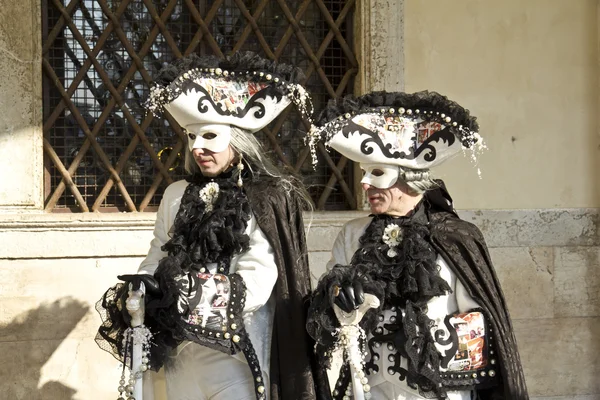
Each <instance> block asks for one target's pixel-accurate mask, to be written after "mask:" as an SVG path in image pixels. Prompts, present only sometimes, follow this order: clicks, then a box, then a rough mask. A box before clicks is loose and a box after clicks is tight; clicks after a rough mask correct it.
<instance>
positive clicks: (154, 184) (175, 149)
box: [140, 141, 187, 211]
mask: <svg viewBox="0 0 600 400" xmlns="http://www.w3.org/2000/svg"><path fill="white" fill-rule="evenodd" d="M183 146H184V143H183V142H182V141H178V142H177V143H175V147H173V152H172V153H171V154H170V155H169V157H168V158H167V162H166V163H165V165H171V164H172V163H173V162H174V161H175V159H176V158H177V153H179V152H181V151H182V147H183ZM186 150H187V149H186ZM186 150H183V151H186ZM158 176H159V177H162V175H158ZM161 182H162V178H161V179H154V182H152V186H150V189H148V192H147V193H146V196H144V199H143V200H142V202H141V204H140V211H144V210H145V209H146V207H147V206H148V203H150V200H151V199H152V196H154V193H156V190H157V189H158V187H159V186H160V184H161Z"/></svg>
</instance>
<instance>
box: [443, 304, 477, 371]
mask: <svg viewBox="0 0 600 400" xmlns="http://www.w3.org/2000/svg"><path fill="white" fill-rule="evenodd" d="M450 324H451V325H452V326H453V327H454V329H455V330H456V334H457V335H458V349H457V351H456V354H455V355H454V357H452V359H451V360H450V362H449V363H448V370H451V371H472V370H476V369H479V368H483V367H485V366H486V365H487V360H486V358H485V352H484V349H485V321H484V318H483V314H482V313H480V312H471V313H465V314H458V315H455V316H453V317H452V318H450Z"/></svg>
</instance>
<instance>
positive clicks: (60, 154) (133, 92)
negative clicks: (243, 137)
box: [42, 0, 358, 212]
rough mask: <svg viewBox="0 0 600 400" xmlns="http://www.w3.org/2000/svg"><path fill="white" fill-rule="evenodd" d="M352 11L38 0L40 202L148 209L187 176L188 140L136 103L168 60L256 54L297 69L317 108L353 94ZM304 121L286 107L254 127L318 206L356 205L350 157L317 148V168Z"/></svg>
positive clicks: (338, 4) (261, 3)
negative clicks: (264, 124) (185, 151)
mask: <svg viewBox="0 0 600 400" xmlns="http://www.w3.org/2000/svg"><path fill="white" fill-rule="evenodd" d="M354 9H355V1H352V0H350V1H343V0H298V1H296V0H213V1H211V0H70V1H69V0H44V3H43V11H44V12H43V27H44V36H43V60H42V62H43V71H44V77H43V79H44V154H45V166H46V209H47V210H50V211H75V212H81V211H83V212H87V211H116V210H120V211H152V210H156V207H157V206H158V204H159V203H160V198H161V194H162V192H163V190H164V188H165V187H166V186H167V185H168V184H169V183H172V182H174V181H176V180H178V179H181V178H182V177H183V176H184V175H185V172H184V171H183V162H182V152H183V149H184V144H185V142H184V141H183V138H184V136H183V133H182V132H181V130H180V129H175V127H174V126H172V125H171V123H170V122H171V121H169V118H167V119H166V120H159V119H155V118H153V117H152V115H151V114H149V113H146V112H145V110H144V109H143V108H142V106H141V104H142V102H143V101H144V99H145V98H146V96H147V95H148V89H149V83H150V82H151V80H152V77H153V76H154V75H155V74H156V72H157V71H158V70H159V69H160V68H161V67H162V66H163V65H164V64H165V63H168V62H170V61H172V60H174V59H175V58H180V57H183V56H185V55H187V54H190V53H193V52H195V53H198V54H215V55H218V56H222V55H227V54H231V53H234V52H236V51H239V50H252V51H256V52H258V53H259V54H261V55H263V56H265V57H268V58H270V59H273V60H277V61H280V62H284V63H288V64H293V65H296V66H298V67H300V68H301V69H302V70H303V71H304V73H305V74H306V77H307V79H306V81H305V82H304V84H305V86H306V87H307V89H308V90H309V91H310V92H311V94H312V96H313V102H314V105H315V109H316V114H315V115H316V116H317V115H318V113H319V112H320V111H321V110H322V109H323V107H324V106H325V105H326V104H327V101H328V100H329V99H330V98H332V97H336V96H340V95H343V94H346V93H351V92H352V87H353V78H354V76H355V75H356V74H357V72H358V65H357V61H356V58H355V56H354V54H353V51H352V20H353V12H354ZM307 127H308V123H307V121H304V120H302V119H301V117H300V114H299V113H298V112H297V110H295V109H294V108H293V107H289V108H288V109H287V110H286V111H285V112H284V113H282V115H281V116H280V117H279V118H277V119H276V120H275V121H274V122H273V123H271V124H270V125H269V126H268V127H267V128H265V129H263V130H262V131H261V132H259V133H257V135H258V137H259V139H260V140H261V141H262V142H263V144H264V145H265V147H266V148H267V149H269V151H270V152H271V155H272V157H273V159H275V160H277V162H278V163H279V164H280V165H286V166H288V167H290V168H292V169H294V170H295V171H296V172H298V173H299V174H300V175H301V176H302V177H303V179H304V181H305V184H306V185H307V187H308V188H309V192H310V193H311V196H312V198H313V200H314V202H315V205H316V207H317V209H322V210H323V209H325V210H339V209H349V208H350V209H353V208H355V199H354V194H353V185H352V184H351V182H352V168H351V165H350V164H351V163H350V162H347V160H346V159H345V158H344V157H342V156H340V155H339V154H337V153H335V152H334V151H333V150H330V151H327V150H326V149H325V148H324V147H323V145H320V146H319V149H318V155H319V165H318V166H317V168H316V170H313V168H312V166H311V162H310V153H309V149H308V148H307V147H306V146H305V144H304V141H303V138H304V132H305V131H306V129H307Z"/></svg>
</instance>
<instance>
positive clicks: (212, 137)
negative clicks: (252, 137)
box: [185, 124, 231, 153]
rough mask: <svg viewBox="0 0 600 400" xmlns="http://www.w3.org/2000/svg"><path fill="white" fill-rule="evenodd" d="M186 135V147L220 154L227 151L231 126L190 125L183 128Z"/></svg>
mask: <svg viewBox="0 0 600 400" xmlns="http://www.w3.org/2000/svg"><path fill="white" fill-rule="evenodd" d="M185 130H186V131H187V135H188V147H189V149H190V151H192V150H194V149H207V150H210V151H212V152H214V153H220V152H222V151H224V150H225V149H227V146H229V142H230V140H231V126H229V125H221V124H210V125H205V124H192V125H188V126H186V127H185Z"/></svg>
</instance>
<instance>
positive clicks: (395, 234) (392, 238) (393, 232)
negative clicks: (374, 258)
mask: <svg viewBox="0 0 600 400" xmlns="http://www.w3.org/2000/svg"><path fill="white" fill-rule="evenodd" d="M402 237H403V234H402V228H400V227H399V226H398V225H396V224H389V225H388V226H386V227H385V230H384V231H383V237H382V238H381V239H382V240H383V243H385V244H387V245H388V246H389V247H390V248H389V250H388V251H387V256H388V257H396V256H397V255H398V252H397V251H396V247H397V246H398V245H399V244H400V242H401V241H402Z"/></svg>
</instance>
